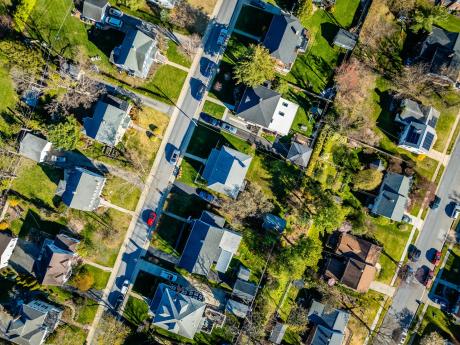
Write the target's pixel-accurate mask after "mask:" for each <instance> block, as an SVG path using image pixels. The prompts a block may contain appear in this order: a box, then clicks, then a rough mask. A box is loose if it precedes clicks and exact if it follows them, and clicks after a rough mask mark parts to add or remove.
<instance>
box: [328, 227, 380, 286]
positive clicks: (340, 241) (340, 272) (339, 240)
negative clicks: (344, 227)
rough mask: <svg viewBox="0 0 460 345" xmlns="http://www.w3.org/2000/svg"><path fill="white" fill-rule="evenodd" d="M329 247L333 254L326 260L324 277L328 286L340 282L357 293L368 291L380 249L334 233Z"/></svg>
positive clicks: (346, 234) (360, 239) (353, 237)
mask: <svg viewBox="0 0 460 345" xmlns="http://www.w3.org/2000/svg"><path fill="white" fill-rule="evenodd" d="M331 243H332V244H331ZM329 245H330V246H331V247H332V249H333V250H334V254H335V255H332V256H329V257H328V258H327V260H326V268H325V272H324V277H325V278H326V279H327V280H328V282H329V284H330V285H332V284H335V282H340V283H342V284H343V285H345V286H347V287H349V288H351V289H353V290H356V291H358V292H366V291H367V290H369V287H370V284H371V283H372V281H373V280H374V278H375V275H376V273H377V269H376V265H377V262H378V259H379V257H380V253H381V251H382V248H381V247H379V246H377V245H375V244H372V243H370V242H369V241H366V240H364V239H362V238H358V237H356V236H353V235H350V234H348V233H334V234H333V235H332V236H331V237H330V240H329Z"/></svg>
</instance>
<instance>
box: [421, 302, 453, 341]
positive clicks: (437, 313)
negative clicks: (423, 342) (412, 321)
mask: <svg viewBox="0 0 460 345" xmlns="http://www.w3.org/2000/svg"><path fill="white" fill-rule="evenodd" d="M431 332H439V333H440V335H441V336H442V337H444V338H446V339H450V340H451V341H454V342H455V343H458V342H460V325H457V324H455V319H454V318H453V317H452V316H449V315H448V314H446V313H444V312H443V311H442V310H439V309H437V308H435V307H432V306H429V307H428V309H427V310H426V313H425V316H424V317H423V321H422V324H421V325H420V328H419V330H418V335H417V337H416V338H415V341H414V342H413V343H414V344H419V342H420V339H421V338H422V337H423V336H425V335H428V334H430V333H431Z"/></svg>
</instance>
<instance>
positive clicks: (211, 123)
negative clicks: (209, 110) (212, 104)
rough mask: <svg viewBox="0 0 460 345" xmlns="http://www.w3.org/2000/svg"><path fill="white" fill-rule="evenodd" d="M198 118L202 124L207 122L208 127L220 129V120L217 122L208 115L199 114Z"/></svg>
mask: <svg viewBox="0 0 460 345" xmlns="http://www.w3.org/2000/svg"><path fill="white" fill-rule="evenodd" d="M200 117H201V119H202V120H203V121H204V122H207V123H209V124H210V125H213V126H215V127H220V125H221V121H220V120H218V119H216V118H214V117H212V116H210V115H208V114H206V113H201V114H200Z"/></svg>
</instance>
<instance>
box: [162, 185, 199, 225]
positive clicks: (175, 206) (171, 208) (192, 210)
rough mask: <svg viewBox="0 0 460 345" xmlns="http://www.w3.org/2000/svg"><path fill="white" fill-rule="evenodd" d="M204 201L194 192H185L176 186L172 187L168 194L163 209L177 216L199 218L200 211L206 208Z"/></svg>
mask: <svg viewBox="0 0 460 345" xmlns="http://www.w3.org/2000/svg"><path fill="white" fill-rule="evenodd" d="M207 205H208V204H207V203H206V201H204V200H202V199H201V198H199V197H198V196H197V195H194V194H187V193H185V192H183V191H181V190H180V189H178V188H174V189H173V190H172V191H171V193H170V194H169V196H168V199H167V201H166V205H165V210H166V211H168V212H171V213H174V214H175V215H177V216H180V217H184V218H187V217H188V216H191V217H192V218H199V217H200V216H201V212H202V211H203V210H205V209H207Z"/></svg>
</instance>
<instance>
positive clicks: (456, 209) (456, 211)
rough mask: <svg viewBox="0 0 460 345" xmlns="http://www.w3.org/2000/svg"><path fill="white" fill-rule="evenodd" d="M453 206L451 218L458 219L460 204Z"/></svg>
mask: <svg viewBox="0 0 460 345" xmlns="http://www.w3.org/2000/svg"><path fill="white" fill-rule="evenodd" d="M452 206H453V207H452V211H451V212H450V215H449V216H450V217H451V218H454V219H457V218H458V215H459V214H460V204H458V203H456V202H454V204H453V205H452Z"/></svg>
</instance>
